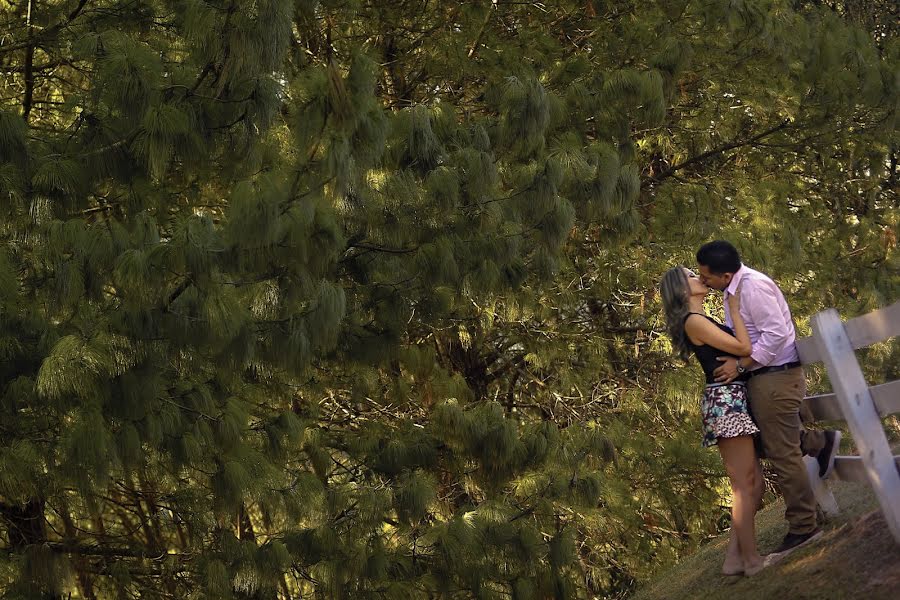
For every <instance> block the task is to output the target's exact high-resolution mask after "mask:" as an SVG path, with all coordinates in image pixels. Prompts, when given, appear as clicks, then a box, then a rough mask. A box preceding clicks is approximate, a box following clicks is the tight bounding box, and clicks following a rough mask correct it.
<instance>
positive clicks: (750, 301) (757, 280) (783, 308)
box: [725, 265, 800, 368]
mask: <svg viewBox="0 0 900 600" xmlns="http://www.w3.org/2000/svg"><path fill="white" fill-rule="evenodd" d="M742 283H743V285H742V287H741V316H742V317H743V318H744V323H745V324H746V325H747V333H749V334H750V343H751V345H752V346H753V349H752V351H751V353H750V356H751V358H753V360H755V361H756V362H758V363H759V364H760V365H762V366H766V367H768V366H778V365H783V364H785V363H789V362H796V361H799V360H800V355H799V354H797V345H796V343H795V342H796V340H797V334H796V332H795V331H794V322H793V320H792V319H791V310H790V309H789V308H788V305H787V302H786V301H785V299H784V294H782V293H781V290H780V289H778V286H777V285H776V284H775V282H774V281H772V280H771V279H770V278H769V277H768V276H767V275H765V274H763V273H760V272H759V271H754V270H753V269H751V268H750V267H748V266H746V265H741V268H740V269H738V272H737V273H735V274H734V278H733V279H732V280H731V283H730V284H729V285H728V287H727V288H725V300H726V302H725V324H726V325H728V326H729V327H731V328H732V329H733V328H734V323H733V321H732V320H731V313H730V311H729V308H728V302H727V300H728V296H730V295H731V294H733V293H734V292H735V290H737V288H738V286H739V285H741V284H742ZM755 368H759V367H755Z"/></svg>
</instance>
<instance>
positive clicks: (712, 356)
mask: <svg viewBox="0 0 900 600" xmlns="http://www.w3.org/2000/svg"><path fill="white" fill-rule="evenodd" d="M691 315H700V316H701V317H706V318H707V319H709V320H710V321H712V322H713V323H714V324H715V325H716V327H718V328H719V329H721V330H722V331H724V332H725V333H727V334H728V335H734V331H732V330H731V327H729V326H728V325H723V324H722V323H719V322H718V321H716V320H715V319H713V318H711V317H708V316H706V315H704V314H701V313H688V314H687V316H685V317H684V320H685V322H687V320H688V317H690V316H691ZM684 336H685V339H686V341H687V344H688V346H689V347H690V349H691V350H693V351H694V356H696V357H697V360H699V361H700V366H701V367H703V373H704V374H705V375H706V383H716V377H715V375H713V371H715V370H716V369H718V368H719V367H720V366H721V365H722V363H721V361H718V360H716V358H718V357H719V356H730V357H732V358H737V356H735V355H734V354H729V353H728V352H725V351H724V350H719V349H718V348H713V347H712V346H710V345H709V344H701V345H699V346H697V345H696V344H694V343H693V342H692V341H691V338H689V337H688V335H687V333H685V334H684ZM749 376H750V374H749V373H744V374H743V375H741V376H739V377H738V378H737V379H735V381H745V380H746V379H747V378H748V377H749Z"/></svg>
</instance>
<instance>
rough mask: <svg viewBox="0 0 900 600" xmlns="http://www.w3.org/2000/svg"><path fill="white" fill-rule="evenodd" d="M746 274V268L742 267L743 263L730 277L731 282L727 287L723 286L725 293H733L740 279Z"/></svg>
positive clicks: (739, 283)
mask: <svg viewBox="0 0 900 600" xmlns="http://www.w3.org/2000/svg"><path fill="white" fill-rule="evenodd" d="M746 274H747V269H745V268H744V265H741V268H740V269H738V270H737V273H735V274H734V277H732V278H731V283H729V284H728V287H727V288H725V294H727V295H731V294H734V293H735V292H736V291H737V289H738V287H740V285H741V279H743V278H744V275H746Z"/></svg>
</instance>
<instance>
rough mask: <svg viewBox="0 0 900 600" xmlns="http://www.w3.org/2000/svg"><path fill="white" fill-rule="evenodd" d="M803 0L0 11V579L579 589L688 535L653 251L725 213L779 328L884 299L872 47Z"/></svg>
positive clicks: (692, 456)
mask: <svg viewBox="0 0 900 600" xmlns="http://www.w3.org/2000/svg"><path fill="white" fill-rule="evenodd" d="M807 4H815V3H798V2H762V1H754V0H746V1H743V2H732V1H729V2H725V1H724V0H723V1H714V2H704V3H694V2H689V1H682V2H659V3H643V2H641V3H638V2H615V3H609V2H581V1H578V2H575V1H571V2H558V3H553V6H549V3H545V4H542V5H528V4H521V3H503V2H497V3H492V2H480V3H438V4H436V5H432V4H431V3H420V2H412V1H405V0H404V1H401V2H395V3H383V2H366V1H359V0H353V1H350V0H346V1H344V0H329V1H323V2H313V1H308V0H297V1H296V2H288V1H287V0H229V1H228V2H225V3H222V4H220V3H214V2H206V1H203V0H137V1H134V0H130V1H128V2H124V1H119V0H108V1H101V2H96V3H95V2H93V1H90V0H89V1H83V0H78V1H77V2H76V1H74V0H70V1H69V2H55V1H54V2H51V1H49V0H47V1H40V0H25V1H23V2H18V3H8V7H9V8H8V10H7V12H6V14H5V15H4V18H3V24H2V25H0V37H2V39H3V40H4V41H3V43H2V45H0V69H2V70H3V72H4V76H5V79H6V88H5V89H6V90H7V91H5V92H4V93H3V95H2V99H0V194H2V198H3V213H2V214H3V217H2V235H3V238H4V241H5V242H6V244H5V251H4V252H3V253H0V341H2V342H0V348H2V349H3V358H4V360H3V361H2V363H0V398H2V402H0V410H2V418H0V439H2V444H0V525H2V527H0V529H3V544H2V545H3V553H2V554H0V564H2V575H0V577H2V579H0V581H2V583H0V590H2V593H3V594H4V597H7V598H32V597H44V598H62V597H66V596H68V595H70V594H71V595H72V597H82V598H96V599H106V598H118V597H126V596H139V597H141V598H171V597H175V596H185V597H191V598H241V599H251V598H252V599H260V600H262V599H273V598H285V599H287V598H302V597H319V598H369V597H371V598H385V597H404V598H406V597H410V596H412V597H423V598H426V597H428V598H430V597H447V598H463V597H476V598H499V597H509V596H512V597H514V598H547V597H556V598H573V597H583V598H588V597H597V596H614V595H617V594H622V593H623V592H625V591H628V590H630V589H631V588H633V586H634V585H635V583H636V582H637V581H638V580H640V579H641V578H642V577H644V576H645V575H646V573H647V572H648V571H649V570H650V569H652V568H653V567H654V566H656V565H658V564H660V563H664V562H666V561H669V560H672V559H674V558H675V557H677V556H678V555H679V554H680V553H682V552H686V551H690V550H691V549H693V548H695V547H696V546H697V545H698V544H699V543H700V542H701V541H702V540H703V539H704V538H705V536H707V535H708V534H710V533H714V532H715V531H716V529H717V527H718V526H719V524H718V521H719V519H720V518H721V516H722V514H723V513H724V511H723V510H722V509H721V507H719V506H717V501H718V499H719V498H720V497H721V496H722V494H723V491H724V488H723V485H724V480H723V479H722V476H723V473H722V472H721V467H720V466H719V464H718V460H717V458H716V457H715V456H714V455H712V454H710V453H708V452H702V451H701V450H700V449H699V448H698V447H697V446H698V444H697V443H696V440H697V439H698V438H697V430H698V425H697V422H696V421H697V418H696V415H695V414H694V412H693V411H694V408H693V402H694V398H695V397H696V394H697V392H698V389H697V388H698V381H699V379H697V378H696V377H695V375H696V373H694V372H692V371H691V370H689V369H684V368H683V367H682V366H680V365H679V366H678V368H675V365H673V363H672V362H671V358H670V357H669V349H668V347H667V344H666V341H665V340H664V338H662V337H661V335H660V331H661V327H660V326H659V323H658V317H657V314H658V304H657V300H656V298H655V297H654V294H653V289H654V288H655V280H656V278H657V277H658V274H659V273H660V272H662V271H663V270H664V269H665V268H667V267H668V266H669V265H670V264H672V262H673V261H675V260H681V261H689V260H690V255H691V253H692V249H693V248H694V247H695V246H696V245H697V244H698V243H699V242H701V241H705V240H706V239H708V238H709V237H710V236H713V235H715V236H724V237H729V236H731V237H733V238H737V240H738V241H739V246H740V247H741V249H742V251H743V252H744V254H745V255H746V256H747V258H748V262H750V263H751V264H753V265H754V266H760V267H762V268H767V269H772V270H773V275H776V276H778V277H779V278H780V280H781V281H782V282H783V283H784V284H785V285H786V288H787V289H789V290H790V291H791V292H792V304H793V305H794V306H795V307H796V312H798V316H799V317H800V318H801V322H802V319H803V318H804V317H805V316H807V315H809V314H811V313H812V312H815V311H816V310H818V309H820V308H821V307H823V306H824V305H829V304H835V305H838V306H839V308H842V309H847V308H848V307H853V308H852V310H858V311H862V312H864V311H866V310H869V309H870V308H871V307H873V306H874V305H877V304H879V303H883V302H882V300H883V299H885V298H891V297H895V296H896V290H897V286H898V278H897V263H896V260H897V259H896V253H895V247H896V240H895V239H893V238H892V237H891V236H892V235H893V234H892V232H893V231H895V230H896V221H897V215H898V205H897V199H896V173H897V166H896V160H895V159H896V147H895V145H891V144H892V137H891V132H892V128H893V123H894V120H895V119H896V105H895V103H893V101H892V99H895V98H896V79H895V78H893V75H892V74H893V71H894V70H896V65H897V48H898V46H897V43H896V39H895V38H894V37H891V36H890V35H888V36H887V37H886V38H877V39H876V40H875V41H874V42H873V39H872V35H874V34H875V32H880V31H881V29H878V28H876V26H875V25H873V26H872V28H871V29H869V30H868V31H869V33H867V32H866V31H864V30H862V29H857V28H856V27H854V26H853V25H851V24H848V23H849V22H850V21H853V19H850V18H849V17H848V15H849V14H850V12H847V11H844V12H841V11H838V12H836V13H835V12H831V11H829V10H826V9H822V8H817V7H811V6H806V5H807ZM846 4H847V6H848V7H849V5H850V3H846ZM851 12H852V11H851ZM854 14H855V13H854ZM879 22H880V21H879ZM878 27H880V25H879V26H878ZM773 174H774V175H773ZM818 257H827V260H825V259H824V258H818ZM823 290H824V292H825V293H823ZM892 295H893V296H892ZM896 352H897V349H896V347H893V348H892V349H889V350H887V351H882V354H881V355H878V356H877V357H876V358H877V360H876V361H873V363H872V367H873V369H877V368H878V367H879V365H890V364H892V362H891V361H894V362H896V361H895V357H896Z"/></svg>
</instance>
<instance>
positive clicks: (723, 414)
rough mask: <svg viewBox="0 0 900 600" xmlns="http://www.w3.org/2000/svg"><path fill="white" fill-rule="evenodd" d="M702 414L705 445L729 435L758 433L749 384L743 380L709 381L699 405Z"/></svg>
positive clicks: (714, 442)
mask: <svg viewBox="0 0 900 600" xmlns="http://www.w3.org/2000/svg"><path fill="white" fill-rule="evenodd" d="M700 411H701V413H702V414H703V446H704V447H707V448H708V447H709V446H714V445H715V444H716V440H717V439H718V438H720V437H725V438H730V437H738V436H741V435H753V434H756V433H759V429H758V428H757V427H756V423H754V422H753V419H752V418H751V417H750V410H749V408H748V406H747V386H746V385H744V384H743V383H728V384H725V385H708V386H707V387H706V391H705V393H704V394H703V403H702V405H701V407H700Z"/></svg>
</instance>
